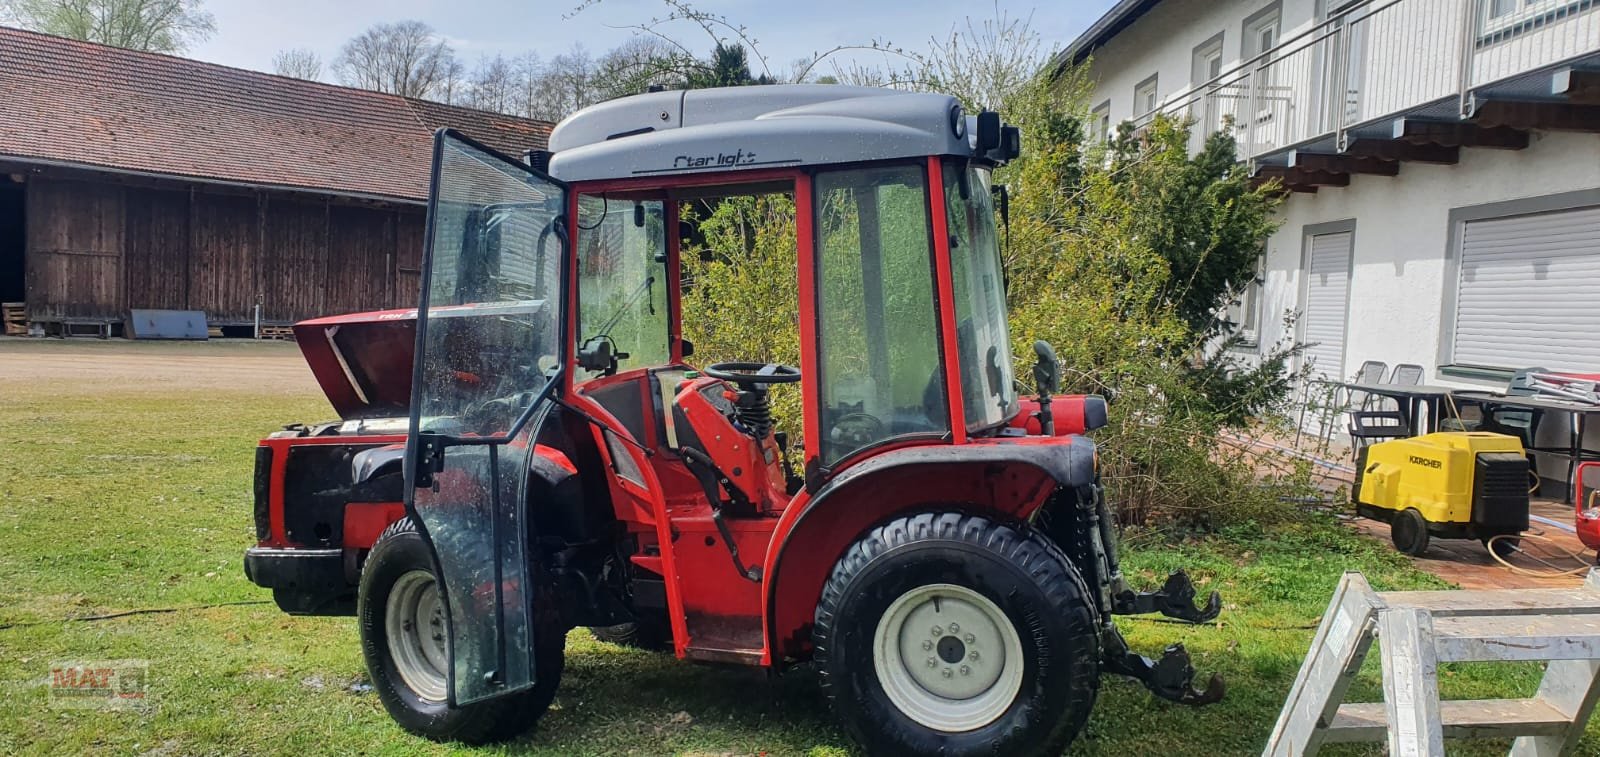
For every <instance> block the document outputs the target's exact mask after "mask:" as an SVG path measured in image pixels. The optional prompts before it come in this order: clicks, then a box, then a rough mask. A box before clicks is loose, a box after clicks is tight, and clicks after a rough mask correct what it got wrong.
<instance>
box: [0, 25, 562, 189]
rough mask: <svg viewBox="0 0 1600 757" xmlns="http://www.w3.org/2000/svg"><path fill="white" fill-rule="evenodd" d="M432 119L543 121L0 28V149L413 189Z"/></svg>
mask: <svg viewBox="0 0 1600 757" xmlns="http://www.w3.org/2000/svg"><path fill="white" fill-rule="evenodd" d="M440 126H450V127H454V128H457V129H459V130H461V131H462V132H464V133H466V134H468V135H469V136H472V137H474V138H476V139H478V140H480V141H482V142H484V143H486V144H488V145H489V146H491V147H494V148H496V149H498V150H501V151H502V152H505V153H507V154H509V155H512V156H517V155H520V154H521V153H522V151H523V150H526V149H529V148H543V147H544V146H545V142H546V140H547V138H548V137H549V135H550V128H551V126H552V124H550V123H547V122H544V121H533V120H529V119H525V118H517V117H514V116H505V115H500V114H498V113H487V112H483V111H478V110H472V109H469V108H460V107H455V106H450V105H442V104H439V103H432V102H424V101H421V100H412V99H408V98H404V97H399V96H396V95H388V94H382V93H378V92H369V91H366V90H360V89H352V88H349V87H337V86H333V85H330V84H320V83H317V82H308V81H301V80H299V79H290V78H287V77H282V76H274V75H272V74H265V73H260V72H257V71H246V70H243V69H238V68H230V67H228V66H219V65H215V64H211V63H203V62H200V61H194V60H188V59H185V58H177V57H172V56H168V55H158V54H154V53H144V52H137V51H133V50H123V49H120V48H115V47H107V46H105V45H97V44H93V43H88V42H78V41H76V40H70V39H63V38H61V37H53V36H49V35H45V34H37V33H34V32H27V31H20V30H17V29H8V28H4V27H0V160H5V159H7V158H11V159H21V160H24V161H27V160H33V161H40V160H43V161H52V162H60V163H70V164H77V165H84V166H90V167H104V168H112V169H121V170H128V171H138V172H143V173H155V174H170V175H176V176H183V177H195V178H200V179H210V180H221V181H230V182H244V183H249V184H261V185H268V186H281V187H287V188H305V189H313V190H320V191H330V192H335V193H339V194H352V195H368V196H376V197H392V198H401V199H409V200H415V199H423V198H426V197H427V194H428V167H429V163H430V161H431V160H432V149H431V144H432V142H431V140H432V134H433V130H434V129H436V128H438V127H440Z"/></svg>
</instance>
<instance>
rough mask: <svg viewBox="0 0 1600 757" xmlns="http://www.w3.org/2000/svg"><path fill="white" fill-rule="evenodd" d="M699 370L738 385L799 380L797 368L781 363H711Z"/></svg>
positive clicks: (790, 382) (787, 382)
mask: <svg viewBox="0 0 1600 757" xmlns="http://www.w3.org/2000/svg"><path fill="white" fill-rule="evenodd" d="M700 372H701V373H704V374H705V375H707V376H710V377H711V378H714V379H718V380H721V381H731V382H733V383H735V384H738V385H740V386H751V385H758V384H793V383H794V382H796V381H799V380H800V369H799V368H796V367H794V366H792V365H784V364H782V363H712V364H711V365H708V366H706V367H705V368H704V369H702V370H701V371H700Z"/></svg>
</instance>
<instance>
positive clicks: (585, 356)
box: [578, 336, 628, 376]
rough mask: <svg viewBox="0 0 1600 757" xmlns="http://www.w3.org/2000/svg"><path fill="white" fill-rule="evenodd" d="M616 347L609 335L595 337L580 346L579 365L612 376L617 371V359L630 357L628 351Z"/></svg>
mask: <svg viewBox="0 0 1600 757" xmlns="http://www.w3.org/2000/svg"><path fill="white" fill-rule="evenodd" d="M616 348H617V346H616V344H615V343H613V342H612V341H611V337H609V336H597V337H593V338H591V339H589V340H588V341H586V342H584V343H583V346H582V347H579V348H578V367H579V368H582V369H584V370H586V371H591V372H595V373H599V374H600V375H602V376H610V375H611V374H613V373H616V372H617V361H618V360H622V359H624V358H626V357H628V353H626V352H617V351H616Z"/></svg>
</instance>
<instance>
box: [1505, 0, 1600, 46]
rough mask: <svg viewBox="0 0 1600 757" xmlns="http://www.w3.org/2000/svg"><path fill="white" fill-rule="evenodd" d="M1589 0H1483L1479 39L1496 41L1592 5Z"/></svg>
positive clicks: (1554, 21) (1533, 28)
mask: <svg viewBox="0 0 1600 757" xmlns="http://www.w3.org/2000/svg"><path fill="white" fill-rule="evenodd" d="M1593 7H1594V2H1593V0H1486V1H1485V2H1484V3H1483V5H1482V8H1483V18H1482V23H1481V24H1480V26H1479V43H1480V44H1482V43H1486V42H1487V43H1493V42H1500V41H1503V40H1505V39H1509V38H1510V37H1512V36H1514V35H1518V34H1524V33H1527V32H1532V31H1535V30H1538V29H1542V28H1546V27H1547V26H1548V25H1550V24H1554V23H1556V22H1558V21H1562V20H1566V19H1571V18H1573V17H1574V16H1576V15H1577V14H1579V13H1581V12H1583V11H1585V10H1589V9H1592V8H1593Z"/></svg>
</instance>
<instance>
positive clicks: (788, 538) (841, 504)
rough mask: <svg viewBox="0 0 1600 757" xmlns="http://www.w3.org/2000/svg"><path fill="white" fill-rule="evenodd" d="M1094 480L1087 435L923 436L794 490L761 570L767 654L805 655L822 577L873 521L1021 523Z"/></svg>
mask: <svg viewBox="0 0 1600 757" xmlns="http://www.w3.org/2000/svg"><path fill="white" fill-rule="evenodd" d="M1093 481H1094V443H1093V442H1091V441H1089V440H1088V439H1085V438H1083V437H1033V438H1026V439H1007V438H998V439H984V440H974V442H972V443H969V444H963V445H949V444H931V445H922V446H917V447H908V448H902V449H897V450H892V451H889V452H884V453H881V454H879V455H877V456H876V457H873V458H871V459H868V460H866V461H863V462H861V463H860V464H858V465H854V466H852V467H850V468H849V469H847V470H845V471H843V472H842V473H840V474H839V475H838V476H836V477H835V478H833V479H832V480H831V481H829V482H828V483H827V484H825V485H824V486H823V487H822V488H821V489H820V490H818V491H817V492H816V493H815V494H813V495H811V496H810V497H806V496H805V495H804V494H802V495H801V497H799V498H796V500H795V502H793V503H792V504H790V506H789V507H788V509H786V510H785V511H784V513H783V516H782V517H781V518H780V519H779V521H778V525H777V527H776V528H775V529H774V531H773V535H772V542H771V543H772V544H773V545H774V547H773V548H771V549H769V550H768V551H767V559H766V563H765V565H764V566H763V571H762V572H763V575H764V577H765V580H764V583H763V587H762V588H763V592H764V596H765V597H766V614H767V623H766V626H767V649H768V650H769V654H770V655H771V657H772V659H773V660H779V659H782V658H784V657H793V658H803V657H805V656H807V655H809V653H810V647H811V638H810V633H811V625H812V622H813V619H814V617H815V614H816V609H817V601H818V600H819V599H820V598H821V596H822V587H823V584H824V583H826V582H827V579H828V575H829V574H830V573H831V572H832V570H833V566H834V564H835V563H837V562H838V561H839V558H840V557H841V556H843V555H844V552H845V550H846V549H848V548H849V547H850V545H851V544H854V543H855V542H856V541H857V540H858V539H859V538H860V537H861V535H862V534H864V533H866V532H867V530H869V529H870V528H872V527H873V526H876V525H878V524H880V523H883V522H885V521H888V520H890V519H892V518H894V517H896V516H899V515H903V514H907V513H912V512H924V511H927V510H929V509H935V508H938V509H949V508H959V509H962V510H967V511H975V512H980V513H987V514H989V515H991V516H992V517H995V518H999V519H1001V520H1004V521H1009V522H1013V523H1018V522H1024V521H1026V520H1028V519H1029V518H1030V517H1032V515H1033V513H1034V512H1036V511H1037V510H1038V509H1039V508H1040V507H1042V506H1043V505H1044V503H1045V502H1046V501H1047V500H1048V499H1049V498H1050V495H1051V494H1053V493H1054V492H1055V491H1056V490H1057V489H1060V488H1063V487H1067V486H1082V485H1088V484H1091V483H1093Z"/></svg>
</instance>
